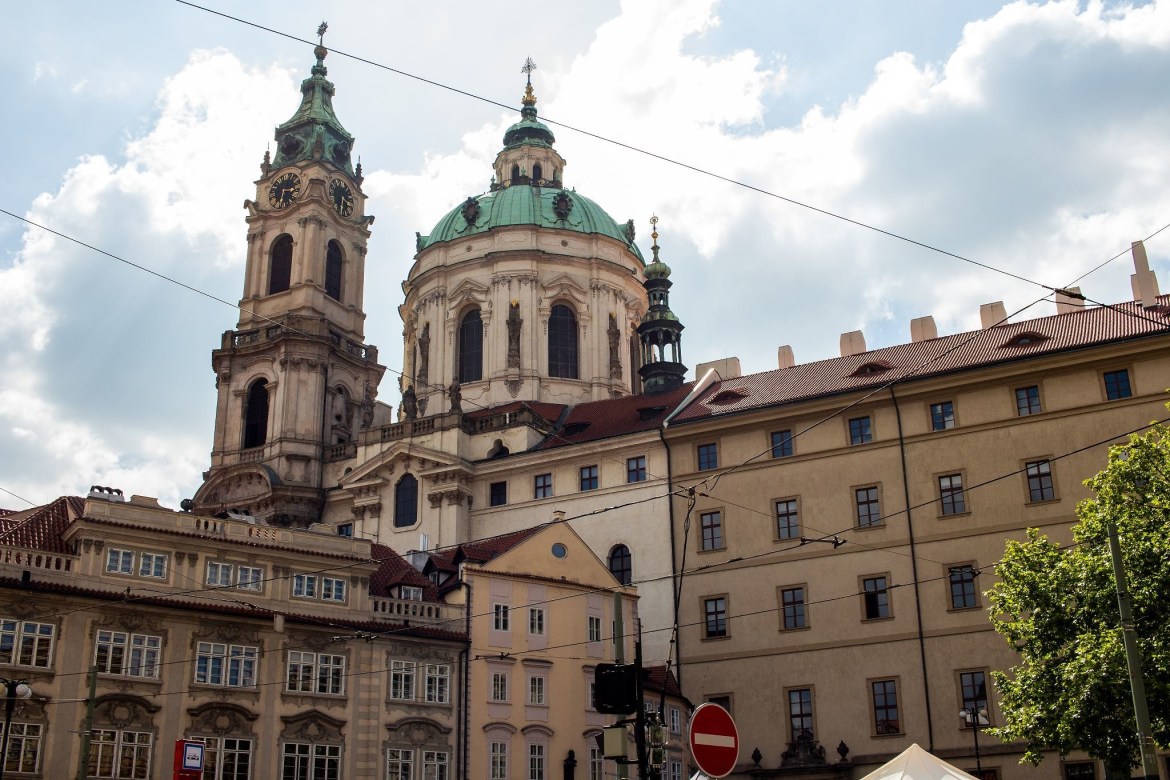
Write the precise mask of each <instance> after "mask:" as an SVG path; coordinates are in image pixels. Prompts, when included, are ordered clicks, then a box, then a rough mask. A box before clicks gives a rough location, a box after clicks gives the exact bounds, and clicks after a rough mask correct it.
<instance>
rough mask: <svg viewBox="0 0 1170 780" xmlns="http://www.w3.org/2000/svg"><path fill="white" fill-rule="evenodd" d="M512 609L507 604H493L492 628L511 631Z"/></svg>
mask: <svg viewBox="0 0 1170 780" xmlns="http://www.w3.org/2000/svg"><path fill="white" fill-rule="evenodd" d="M510 611H511V610H510V609H509V607H508V605H507V604H492V628H494V629H495V630H496V631H510V630H511V621H510V617H511V615H510V614H509V613H510Z"/></svg>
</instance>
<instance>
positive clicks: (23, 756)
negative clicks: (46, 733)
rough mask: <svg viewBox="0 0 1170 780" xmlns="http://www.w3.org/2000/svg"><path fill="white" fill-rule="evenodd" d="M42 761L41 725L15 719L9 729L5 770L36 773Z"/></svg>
mask: <svg viewBox="0 0 1170 780" xmlns="http://www.w3.org/2000/svg"><path fill="white" fill-rule="evenodd" d="M40 763H41V725H40V724H39V723H20V722H19V721H13V722H12V725H11V726H10V727H9V731H8V759H7V760H6V761H5V762H4V771H5V772H21V773H24V774H30V775H31V774H35V773H36V772H37V770H38V769H39V768H40Z"/></svg>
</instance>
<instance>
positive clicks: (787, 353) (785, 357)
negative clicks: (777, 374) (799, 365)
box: [776, 344, 796, 368]
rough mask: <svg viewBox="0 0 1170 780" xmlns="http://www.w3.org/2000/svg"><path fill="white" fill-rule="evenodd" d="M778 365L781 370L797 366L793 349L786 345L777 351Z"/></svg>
mask: <svg viewBox="0 0 1170 780" xmlns="http://www.w3.org/2000/svg"><path fill="white" fill-rule="evenodd" d="M776 365H777V366H779V367H780V368H792V367H793V366H795V365H796V358H795V357H793V355H792V347H791V345H789V344H785V345H784V346H782V347H780V348H779V349H777V350H776Z"/></svg>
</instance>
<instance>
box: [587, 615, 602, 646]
mask: <svg viewBox="0 0 1170 780" xmlns="http://www.w3.org/2000/svg"><path fill="white" fill-rule="evenodd" d="M586 624H587V626H586V627H587V629H588V636H589V641H590V642H600V641H601V618H599V617H598V616H597V615H589V616H588V617H587V618H586Z"/></svg>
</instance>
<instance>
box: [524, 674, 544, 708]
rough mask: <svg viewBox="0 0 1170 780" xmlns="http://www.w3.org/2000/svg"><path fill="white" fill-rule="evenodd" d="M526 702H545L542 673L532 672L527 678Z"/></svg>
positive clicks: (541, 703) (540, 703)
mask: <svg viewBox="0 0 1170 780" xmlns="http://www.w3.org/2000/svg"><path fill="white" fill-rule="evenodd" d="M528 703H529V704H539V705H543V704H546V703H547V702H546V700H545V678H544V675H541V674H534V675H532V676H531V677H529V678H528Z"/></svg>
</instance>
